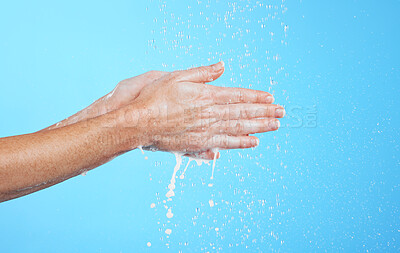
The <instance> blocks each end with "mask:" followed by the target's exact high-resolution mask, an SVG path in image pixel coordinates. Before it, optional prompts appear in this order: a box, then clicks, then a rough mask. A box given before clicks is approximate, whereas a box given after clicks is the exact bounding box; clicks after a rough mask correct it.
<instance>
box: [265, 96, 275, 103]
mask: <svg viewBox="0 0 400 253" xmlns="http://www.w3.org/2000/svg"><path fill="white" fill-rule="evenodd" d="M274 100H275V99H274V97H273V96H268V97H267V103H269V104H272V103H273V102H274Z"/></svg>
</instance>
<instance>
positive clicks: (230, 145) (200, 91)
mask: <svg viewBox="0 0 400 253" xmlns="http://www.w3.org/2000/svg"><path fill="white" fill-rule="evenodd" d="M223 72H224V65H223V63H222V62H220V63H218V64H215V65H211V66H206V67H200V68H194V69H189V70H183V71H175V72H172V73H165V74H164V75H162V76H161V77H160V78H159V79H157V80H155V81H154V82H152V83H151V84H148V85H146V86H145V87H143V88H142V89H141V91H140V94H139V95H138V97H137V98H136V99H135V100H134V101H133V103H132V104H130V105H129V106H127V108H126V110H125V112H124V114H125V116H126V115H130V114H136V115H137V114H138V113H139V115H140V116H139V118H140V122H137V125H136V126H135V127H138V128H139V129H140V133H141V136H140V140H141V143H142V145H143V146H145V147H147V148H151V149H156V150H163V151H169V152H181V153H184V154H187V155H190V156H196V157H199V158H203V159H212V158H213V157H214V153H213V152H212V150H213V149H215V148H217V149H242V148H251V147H255V146H257V145H258V142H259V140H258V138H257V137H255V136H250V134H255V133H263V132H268V131H274V130H277V129H278V128H279V126H280V124H279V121H278V119H277V118H281V117H283V116H284V114H285V110H284V109H283V107H282V106H278V105H274V104H272V103H273V101H274V98H273V97H272V95H271V94H269V93H267V92H264V91H257V90H250V89H242V88H224V87H217V86H212V85H209V84H207V83H209V82H212V81H214V80H216V79H218V78H219V77H220V76H221V75H222V74H223ZM128 117H129V116H128Z"/></svg>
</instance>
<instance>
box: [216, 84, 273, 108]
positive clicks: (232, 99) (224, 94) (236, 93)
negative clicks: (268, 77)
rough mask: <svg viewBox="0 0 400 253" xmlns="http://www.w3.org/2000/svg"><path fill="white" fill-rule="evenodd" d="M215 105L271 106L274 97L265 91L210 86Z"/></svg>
mask: <svg viewBox="0 0 400 253" xmlns="http://www.w3.org/2000/svg"><path fill="white" fill-rule="evenodd" d="M212 87H214V88H212V90H214V99H215V101H216V103H217V104H238V103H260V104H272V103H273V102H274V97H273V96H272V95H271V94H270V93H268V92H265V91H260V90H251V89H244V88H229V87H218V86H212Z"/></svg>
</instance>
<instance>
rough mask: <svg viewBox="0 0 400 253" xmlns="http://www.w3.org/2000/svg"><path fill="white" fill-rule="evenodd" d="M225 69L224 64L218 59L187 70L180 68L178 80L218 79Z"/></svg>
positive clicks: (199, 81) (200, 81)
mask: <svg viewBox="0 0 400 253" xmlns="http://www.w3.org/2000/svg"><path fill="white" fill-rule="evenodd" d="M224 70H225V64H224V62H223V61H220V62H218V63H216V64H213V65H210V66H202V67H198V68H192V69H188V70H182V71H180V73H179V77H180V78H179V79H180V81H187V82H196V83H207V82H212V81H214V80H216V79H218V78H219V77H220V76H221V75H222V74H223V73H224Z"/></svg>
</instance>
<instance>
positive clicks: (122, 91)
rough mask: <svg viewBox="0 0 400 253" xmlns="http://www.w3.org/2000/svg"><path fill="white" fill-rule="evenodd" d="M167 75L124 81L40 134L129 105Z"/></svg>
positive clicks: (146, 75) (156, 72)
mask: <svg viewBox="0 0 400 253" xmlns="http://www.w3.org/2000/svg"><path fill="white" fill-rule="evenodd" d="M166 74H168V73H167V72H162V71H149V72H147V73H144V74H142V75H139V76H135V77H132V78H129V79H126V80H123V81H121V82H119V83H118V85H117V86H116V87H115V89H114V90H113V91H111V92H110V93H109V94H107V95H105V96H103V97H102V98H100V99H98V100H97V101H95V102H94V103H93V104H91V105H90V106H88V107H86V108H85V109H83V110H82V111H80V112H78V113H76V114H75V115H72V116H71V117H68V118H66V119H65V120H63V121H61V122H59V123H57V124H55V125H52V126H50V127H48V128H45V129H43V130H41V131H39V132H43V131H48V130H52V129H56V128H60V127H64V126H68V125H71V124H75V123H78V122H81V121H84V120H88V119H92V118H96V117H98V116H101V115H104V114H106V113H109V112H112V111H115V110H118V109H120V108H122V107H124V106H126V105H128V104H129V103H131V102H132V101H133V100H134V99H135V98H137V96H139V94H140V91H141V90H142V89H143V87H145V86H146V85H148V84H150V83H152V82H154V81H155V80H157V79H159V78H161V77H162V76H164V75H166Z"/></svg>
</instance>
